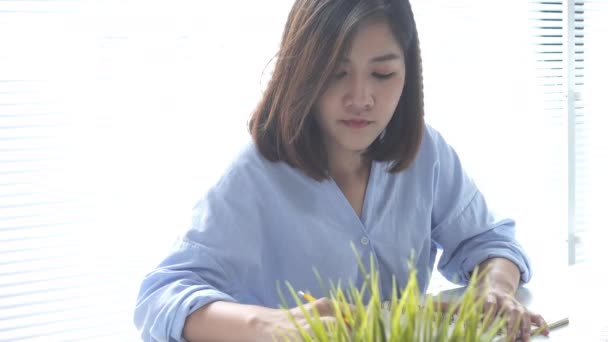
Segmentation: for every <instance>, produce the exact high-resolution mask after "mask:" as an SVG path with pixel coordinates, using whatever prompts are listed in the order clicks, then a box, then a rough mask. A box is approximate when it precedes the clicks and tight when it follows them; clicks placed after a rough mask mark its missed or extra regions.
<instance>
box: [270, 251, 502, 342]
mask: <svg viewBox="0 0 608 342" xmlns="http://www.w3.org/2000/svg"><path fill="white" fill-rule="evenodd" d="M355 253H356V252H355ZM357 261H358V263H359V267H360V269H361V272H362V273H363V274H364V275H365V279H366V280H365V282H364V284H363V285H362V287H361V288H356V287H355V286H353V285H352V284H351V285H350V287H349V288H348V289H347V290H343V289H342V287H341V286H340V284H337V285H334V284H331V289H330V295H329V297H330V299H332V303H333V309H334V315H335V317H336V320H335V322H334V323H327V322H322V321H321V318H320V316H319V313H318V312H317V311H316V310H314V309H313V310H312V311H311V312H309V311H308V310H306V309H305V308H304V306H303V303H302V301H301V299H300V298H299V296H298V294H297V290H296V289H294V288H293V287H292V286H291V285H290V284H289V283H287V288H288V289H289V291H290V293H291V296H292V297H293V299H294V300H295V302H296V303H297V305H298V307H299V308H300V310H302V313H303V314H304V316H305V318H306V322H307V324H308V326H309V327H308V328H307V329H305V328H304V327H303V326H302V325H301V324H299V323H298V322H296V320H295V319H294V317H293V316H292V315H290V314H289V313H288V314H289V315H290V318H291V321H292V323H293V324H294V325H295V327H296V328H297V330H298V331H299V333H300V336H301V338H302V340H303V341H327V342H329V341H332V342H333V341H354V342H359V341H361V342H363V341H366V342H367V341H374V342H376V341H378V342H380V341H387V342H392V341H400V342H403V341H406V342H407V341H415V342H431V341H433V342H435V341H436V342H443V341H459V342H460V341H471V342H473V341H475V342H477V341H481V342H483V341H488V342H489V341H495V340H496V339H497V337H498V336H499V335H501V334H502V333H503V331H504V328H505V326H506V321H505V319H504V318H502V315H500V313H499V315H497V316H496V317H492V316H489V315H484V307H483V306H484V305H483V299H482V298H481V296H478V291H479V287H478V282H479V279H480V277H479V274H478V272H477V270H475V271H474V272H473V275H472V277H471V279H470V281H469V284H468V286H467V287H466V289H465V290H464V292H463V294H462V296H460V297H459V298H458V299H457V300H450V301H447V302H442V299H441V295H439V296H436V297H433V296H423V295H421V294H420V289H419V287H418V281H417V277H416V274H417V270H416V269H415V268H414V266H413V265H414V264H413V263H412V262H410V264H409V270H410V274H409V279H408V283H407V285H406V286H405V288H404V289H398V287H397V285H396V281H395V279H394V278H393V287H392V288H393V292H392V296H391V299H390V300H389V301H387V302H385V303H383V302H382V298H381V293H380V287H379V282H378V277H379V275H378V271H377V270H376V267H375V263H374V260H373V258H371V261H370V268H369V272H367V271H366V269H365V267H364V265H363V264H362V262H361V259H360V258H359V256H358V255H357ZM317 276H318V277H319V274H318V273H317ZM319 281H320V282H321V283H322V279H320V277H319ZM281 296H282V298H283V304H284V307H285V308H287V305H286V301H285V298H284V297H283V295H282V294H281Z"/></svg>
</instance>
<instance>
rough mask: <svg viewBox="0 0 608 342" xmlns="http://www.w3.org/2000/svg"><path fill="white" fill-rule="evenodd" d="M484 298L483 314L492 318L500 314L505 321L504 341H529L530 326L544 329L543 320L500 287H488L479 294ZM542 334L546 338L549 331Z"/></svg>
mask: <svg viewBox="0 0 608 342" xmlns="http://www.w3.org/2000/svg"><path fill="white" fill-rule="evenodd" d="M481 295H482V296H484V297H485V298H484V312H485V313H486V314H489V315H491V316H493V317H492V318H494V317H495V316H497V315H498V314H500V315H501V316H502V317H503V318H505V319H506V323H507V326H506V332H507V336H506V340H507V341H515V340H516V338H517V337H519V338H520V339H521V340H522V341H524V342H528V341H529V340H530V331H531V330H532V324H534V325H535V326H538V327H546V326H547V323H546V322H545V320H544V318H543V317H542V316H541V315H539V314H537V313H534V312H532V311H529V310H528V309H526V308H525V307H524V306H523V305H522V304H521V303H520V302H519V301H518V300H517V299H516V298H515V297H514V296H513V295H512V294H511V292H510V291H506V290H503V289H501V288H500V287H490V288H488V289H487V290H486V291H483V292H482V293H481ZM542 334H543V335H545V336H547V335H548V334H549V331H548V330H547V328H545V329H544V330H543V331H542Z"/></svg>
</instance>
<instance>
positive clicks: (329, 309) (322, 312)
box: [311, 297, 334, 317]
mask: <svg viewBox="0 0 608 342" xmlns="http://www.w3.org/2000/svg"><path fill="white" fill-rule="evenodd" d="M311 304H312V306H311V309H312V308H314V309H316V310H317V312H318V313H319V316H321V317H324V316H333V315H334V304H333V302H332V300H331V299H329V298H327V297H323V298H319V299H317V300H315V301H314V302H312V303H311Z"/></svg>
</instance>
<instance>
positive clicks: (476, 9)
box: [412, 0, 608, 274]
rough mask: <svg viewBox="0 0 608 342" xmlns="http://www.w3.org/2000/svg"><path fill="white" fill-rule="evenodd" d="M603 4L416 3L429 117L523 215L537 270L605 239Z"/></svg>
mask: <svg viewBox="0 0 608 342" xmlns="http://www.w3.org/2000/svg"><path fill="white" fill-rule="evenodd" d="M607 2H608V1H605V0H599V1H583V0H581V1H570V2H566V1H542V0H541V1H534V0H530V1H516V2H512V1H499V0H490V1H487V0H460V1H448V0H446V1H433V2H428V1H421V0H412V4H413V7H414V11H415V14H416V15H417V20H418V26H419V31H420V37H421V41H422V43H421V47H422V53H423V64H424V77H425V103H426V108H427V120H428V121H429V122H431V123H432V124H434V125H435V126H436V127H437V128H439V129H440V131H441V132H442V133H443V134H444V135H445V136H446V137H447V138H448V141H450V142H451V143H452V144H453V145H454V146H455V147H456V149H457V151H458V152H459V154H460V155H461V158H462V160H463V162H464V164H465V168H466V169H467V170H468V171H469V173H470V174H471V175H472V176H473V177H474V178H475V180H476V181H477V183H478V185H479V187H480V188H481V190H482V192H483V193H484V194H485V195H486V197H487V198H488V201H489V203H490V205H491V206H492V208H494V209H495V210H496V211H498V212H503V213H505V214H508V215H509V216H512V217H514V218H515V219H516V221H517V223H518V229H517V236H518V238H519V239H520V240H521V241H522V243H523V244H524V247H526V250H527V251H528V253H529V254H530V256H531V258H532V261H533V266H534V269H535V272H536V273H537V274H538V273H543V272H551V269H553V268H554V267H556V266H558V265H565V264H567V263H575V262H584V261H588V260H590V259H591V258H593V257H592V255H597V254H598V253H599V252H600V248H598V245H599V242H596V241H603V240H598V238H601V237H602V234H603V232H602V222H601V221H600V220H599V219H600V217H601V216H600V213H601V212H600V210H599V205H600V204H599V203H600V199H601V197H600V195H601V194H602V193H605V190H606V186H605V181H604V179H603V178H604V177H601V176H600V174H602V172H604V171H605V170H606V167H605V166H604V165H603V158H604V157H603V156H604V155H605V153H604V152H602V151H601V148H600V147H599V146H601V145H600V144H601V143H602V142H603V143H605V142H606V138H605V136H606V135H605V134H603V133H602V132H601V128H600V127H606V126H605V125H604V126H601V124H605V122H606V120H605V116H606V114H607V113H608V110H607V108H608V107H607V105H606V101H605V99H601V95H600V94H601V89H602V85H601V83H600V81H599V80H601V79H605V77H606V67H605V63H601V62H599V61H601V60H606V59H605V58H606V57H605V56H606V47H605V44H604V43H603V42H604V40H603V39H602V38H600V37H601V35H602V34H605V33H606V32H608V31H607V30H606V24H605V23H604V22H605V20H602V19H601V18H606V6H607ZM603 174H605V172H604V173H603Z"/></svg>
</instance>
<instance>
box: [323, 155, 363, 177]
mask: <svg viewBox="0 0 608 342" xmlns="http://www.w3.org/2000/svg"><path fill="white" fill-rule="evenodd" d="M327 158H328V164H329V165H328V166H329V175H330V176H331V177H332V178H333V179H334V180H336V181H338V180H341V181H345V180H352V179H358V178H361V177H363V178H367V176H368V174H369V167H370V165H371V162H370V161H369V160H368V159H367V158H365V157H363V154H362V153H359V152H352V153H344V151H341V152H340V153H338V152H336V151H331V150H329V149H328V151H327Z"/></svg>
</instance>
